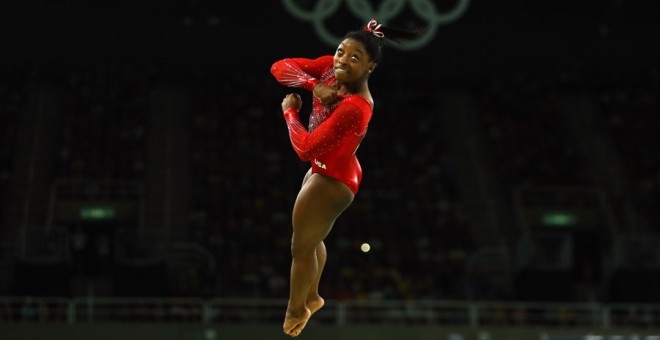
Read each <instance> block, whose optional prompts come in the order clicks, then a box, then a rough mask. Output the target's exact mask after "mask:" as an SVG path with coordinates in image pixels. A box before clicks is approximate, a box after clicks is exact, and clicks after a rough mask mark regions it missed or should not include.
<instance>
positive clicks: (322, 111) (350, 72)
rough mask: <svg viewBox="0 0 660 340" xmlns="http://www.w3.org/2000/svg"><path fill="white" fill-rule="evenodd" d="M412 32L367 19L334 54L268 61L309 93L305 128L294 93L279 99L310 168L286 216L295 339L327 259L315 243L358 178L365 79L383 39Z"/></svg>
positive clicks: (288, 328)
mask: <svg viewBox="0 0 660 340" xmlns="http://www.w3.org/2000/svg"><path fill="white" fill-rule="evenodd" d="M420 34H421V30H404V29H398V28H394V27H390V26H386V25H382V24H380V23H378V22H377V21H376V19H372V20H371V21H369V23H368V24H367V25H366V26H365V27H364V28H363V29H358V30H355V31H351V32H349V33H347V34H346V35H345V36H344V39H343V40H342V41H341V42H340V43H339V46H338V47H337V50H336V51H335V53H334V55H327V56H321V57H319V58H316V59H306V58H286V59H282V60H279V61H277V62H275V63H274V64H273V65H272V66H271V69H270V71H271V73H272V75H273V76H274V77H275V79H276V80H277V81H278V82H279V83H280V84H282V85H285V86H288V87H298V88H303V89H305V90H308V91H310V92H312V94H313V96H312V97H313V99H312V100H313V102H312V112H311V114H310V116H309V120H308V126H307V128H306V127H305V126H304V125H303V124H302V123H301V121H300V118H299V111H300V108H301V106H302V100H301V98H300V96H299V95H298V94H297V93H290V94H287V95H286V97H285V98H284V99H283V100H282V112H283V114H284V119H285V121H286V125H287V127H288V131H289V139H290V141H291V145H292V146H293V150H294V151H295V152H296V154H298V156H299V157H300V159H301V160H303V161H306V162H310V165H311V168H310V169H309V171H308V172H307V174H306V175H305V176H304V178H303V181H302V187H301V188H300V192H299V193H298V196H297V198H296V201H295V204H294V207H293V213H292V225H293V235H292V238H291V255H292V261H291V274H290V275H291V276H290V290H289V302H288V306H287V310H286V314H285V317H284V325H283V331H284V333H286V334H288V335H290V336H293V337H295V336H298V335H299V334H300V333H301V332H302V330H303V328H305V325H306V324H307V322H308V321H309V319H310V317H311V316H312V314H314V313H315V312H316V311H317V310H319V309H320V308H321V307H323V304H324V300H323V298H322V297H321V296H320V295H319V282H320V280H321V274H322V273H323V267H324V266H325V262H326V258H327V251H326V247H325V244H324V242H323V240H324V239H325V237H326V236H327V235H328V234H329V233H330V230H331V229H332V227H333V225H334V223H335V221H336V220H337V218H338V217H339V216H340V215H341V214H342V212H343V211H344V210H345V209H346V208H348V206H349V205H350V204H351V203H352V202H353V198H354V197H355V195H356V194H357V192H358V189H359V186H360V182H361V180H362V169H361V167H360V163H359V162H358V159H357V156H356V152H357V149H358V147H359V146H360V143H361V142H362V139H363V138H364V136H365V135H366V133H367V128H368V126H369V121H370V119H371V116H372V112H373V109H374V100H373V97H372V96H371V93H370V91H369V77H370V76H371V74H372V72H373V71H374V70H375V69H376V66H378V64H379V63H380V61H381V57H382V48H383V47H384V46H386V41H387V42H402V41H406V40H411V39H414V38H416V37H418V36H419V35H420Z"/></svg>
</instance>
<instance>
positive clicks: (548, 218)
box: [542, 211, 577, 227]
mask: <svg viewBox="0 0 660 340" xmlns="http://www.w3.org/2000/svg"><path fill="white" fill-rule="evenodd" d="M542 223H543V225H544V226H547V227H570V226H573V225H575V224H576V223H577V216H576V215H575V214H574V213H570V212H562V211H552V212H547V213H545V214H543V218H542Z"/></svg>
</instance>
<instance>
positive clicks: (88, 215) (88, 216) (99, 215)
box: [80, 206, 115, 220]
mask: <svg viewBox="0 0 660 340" xmlns="http://www.w3.org/2000/svg"><path fill="white" fill-rule="evenodd" d="M114 217H115V209H114V208H112V207H107V206H87V207H82V208H80V218H81V219H83V220H109V219H112V218H114Z"/></svg>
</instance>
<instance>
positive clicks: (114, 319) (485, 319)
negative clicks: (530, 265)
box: [0, 297, 660, 329]
mask: <svg viewBox="0 0 660 340" xmlns="http://www.w3.org/2000/svg"><path fill="white" fill-rule="evenodd" d="M285 308H286V301H285V300H260V299H209V300H203V299H195V298H72V299H66V298H39V297H23V298H18V297H5V298H0V323H5V324H8V323H42V324H82V323H167V324H176V323H187V324H247V323H273V324H279V323H281V321H282V318H283V315H284V310H285ZM314 320H315V322H317V323H321V324H327V325H337V326H343V325H378V324H388V325H390V324H399V325H443V326H464V327H482V326H488V327H494V326H495V327H496V326H507V327H512V326H514V327H515V326H518V327H529V326H543V327H562V328H591V329H594V328H595V329H608V328H618V327H637V328H658V327H660V305H627V304H612V305H602V304H581V303H526V302H466V301H421V300H420V301H327V302H326V305H325V307H324V308H323V309H321V310H320V311H319V312H318V313H317V314H316V315H315V316H314Z"/></svg>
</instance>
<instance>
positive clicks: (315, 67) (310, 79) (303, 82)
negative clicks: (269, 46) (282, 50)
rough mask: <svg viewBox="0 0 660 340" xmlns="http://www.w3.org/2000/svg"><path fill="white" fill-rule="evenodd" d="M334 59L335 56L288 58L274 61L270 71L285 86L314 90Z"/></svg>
mask: <svg viewBox="0 0 660 340" xmlns="http://www.w3.org/2000/svg"><path fill="white" fill-rule="evenodd" d="M332 60H333V56H323V57H319V58H316V59H306V58H286V59H282V60H279V61H276V62H275V63H273V65H272V66H271V68H270V73H272V74H273V76H275V79H277V81H278V82H279V83H280V84H282V85H284V86H288V87H301V88H304V89H306V90H308V91H312V90H313V89H314V86H316V84H318V83H319V82H320V79H321V77H322V76H323V73H324V72H326V71H327V70H328V68H330V67H332Z"/></svg>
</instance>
